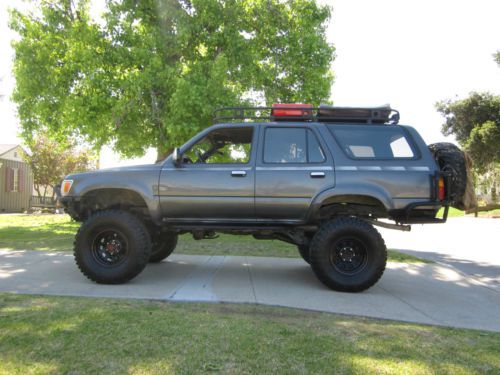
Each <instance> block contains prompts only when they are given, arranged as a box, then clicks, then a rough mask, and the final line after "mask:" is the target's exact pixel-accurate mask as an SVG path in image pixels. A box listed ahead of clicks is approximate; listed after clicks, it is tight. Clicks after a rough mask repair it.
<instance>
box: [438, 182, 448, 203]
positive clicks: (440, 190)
mask: <svg viewBox="0 0 500 375" xmlns="http://www.w3.org/2000/svg"><path fill="white" fill-rule="evenodd" d="M445 196H446V195H445V191H444V178H443V177H439V182H438V198H439V200H440V201H444V198H445Z"/></svg>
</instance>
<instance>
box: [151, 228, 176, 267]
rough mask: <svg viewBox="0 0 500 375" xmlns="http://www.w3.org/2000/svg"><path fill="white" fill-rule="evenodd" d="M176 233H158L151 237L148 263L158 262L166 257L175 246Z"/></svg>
mask: <svg viewBox="0 0 500 375" xmlns="http://www.w3.org/2000/svg"><path fill="white" fill-rule="evenodd" d="M177 239H178V235H177V233H174V232H166V233H160V234H159V235H158V236H157V238H155V239H153V241H152V246H151V257H150V258H149V263H159V262H161V261H162V260H163V259H165V258H167V257H168V256H169V255H170V254H172V252H173V251H174V250H175V247H176V246H177Z"/></svg>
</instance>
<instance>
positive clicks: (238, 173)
mask: <svg viewBox="0 0 500 375" xmlns="http://www.w3.org/2000/svg"><path fill="white" fill-rule="evenodd" d="M246 175H247V172H245V171H232V172H231V176H233V177H245V176H246Z"/></svg>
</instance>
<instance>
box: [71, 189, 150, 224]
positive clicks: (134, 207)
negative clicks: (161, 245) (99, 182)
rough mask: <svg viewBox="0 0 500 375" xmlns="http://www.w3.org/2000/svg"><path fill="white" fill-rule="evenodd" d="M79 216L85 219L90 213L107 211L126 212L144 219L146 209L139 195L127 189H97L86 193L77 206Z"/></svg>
mask: <svg viewBox="0 0 500 375" xmlns="http://www.w3.org/2000/svg"><path fill="white" fill-rule="evenodd" d="M79 206H80V207H79V211H80V216H81V218H82V219H85V218H87V217H88V216H89V215H90V213H92V212H96V211H102V210H107V209H119V210H127V211H130V212H133V213H135V214H139V216H141V217H144V216H145V215H147V214H148V207H147V205H146V202H145V201H144V199H143V198H142V197H141V196H140V195H139V193H137V192H135V191H133V190H127V189H98V190H92V191H89V192H88V193H86V194H85V195H84V196H83V197H82V199H81V201H80V205H79Z"/></svg>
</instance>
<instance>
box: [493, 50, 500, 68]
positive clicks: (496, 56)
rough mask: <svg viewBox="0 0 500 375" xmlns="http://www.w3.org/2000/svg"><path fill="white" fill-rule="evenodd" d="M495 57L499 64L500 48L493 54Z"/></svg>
mask: <svg viewBox="0 0 500 375" xmlns="http://www.w3.org/2000/svg"><path fill="white" fill-rule="evenodd" d="M493 58H494V59H495V61H496V62H497V64H498V65H500V50H498V51H496V52H495V53H494V54H493Z"/></svg>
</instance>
